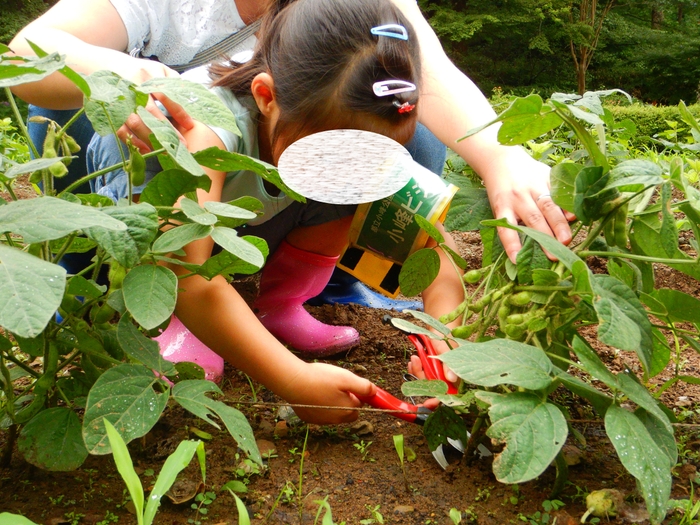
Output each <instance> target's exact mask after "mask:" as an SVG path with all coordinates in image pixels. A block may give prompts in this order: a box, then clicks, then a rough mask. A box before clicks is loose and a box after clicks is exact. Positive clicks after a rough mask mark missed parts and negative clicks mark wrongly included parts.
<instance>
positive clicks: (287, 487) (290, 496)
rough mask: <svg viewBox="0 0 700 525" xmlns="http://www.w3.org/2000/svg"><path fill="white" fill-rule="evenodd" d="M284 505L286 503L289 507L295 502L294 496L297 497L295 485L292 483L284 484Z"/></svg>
mask: <svg viewBox="0 0 700 525" xmlns="http://www.w3.org/2000/svg"><path fill="white" fill-rule="evenodd" d="M281 494H282V503H285V504H287V505H289V504H291V503H292V502H293V501H294V496H295V495H296V492H295V491H294V484H293V483H292V482H291V481H287V482H286V483H285V484H284V487H282V492H281Z"/></svg>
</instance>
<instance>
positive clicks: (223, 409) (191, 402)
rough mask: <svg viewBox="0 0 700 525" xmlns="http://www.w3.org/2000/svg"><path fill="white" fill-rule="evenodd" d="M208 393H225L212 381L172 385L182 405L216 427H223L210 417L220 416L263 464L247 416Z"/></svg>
mask: <svg viewBox="0 0 700 525" xmlns="http://www.w3.org/2000/svg"><path fill="white" fill-rule="evenodd" d="M208 393H216V394H220V395H223V392H221V390H220V389H219V387H217V386H216V385H215V384H214V383H212V382H211V381H181V382H179V383H178V384H176V385H175V387H174V388H173V398H174V399H175V400H176V401H177V402H178V403H180V405H182V407H183V408H185V409H186V410H189V411H190V412H192V413H193V414H194V415H196V416H198V417H200V418H202V419H203V420H205V421H206V422H207V423H210V424H211V425H214V426H215V427H216V428H221V427H219V425H218V424H217V423H216V422H215V421H214V420H212V419H211V417H212V416H214V415H216V416H218V418H219V419H220V420H221V421H222V422H223V423H224V425H226V428H227V429H228V431H229V433H230V434H231V436H233V438H234V439H235V440H236V443H238V446H239V447H240V448H241V449H242V450H243V452H245V453H246V455H247V456H248V457H249V458H251V459H252V460H253V461H255V462H256V463H258V464H262V459H261V458H260V451H259V450H258V447H257V445H256V444H255V436H254V435H253V429H252V428H250V424H249V423H248V421H247V420H246V418H245V416H244V415H243V414H242V413H241V412H239V411H238V410H236V409H235V408H233V407H230V406H228V405H226V404H224V403H222V402H221V401H216V400H213V399H211V398H209V397H207V394H208Z"/></svg>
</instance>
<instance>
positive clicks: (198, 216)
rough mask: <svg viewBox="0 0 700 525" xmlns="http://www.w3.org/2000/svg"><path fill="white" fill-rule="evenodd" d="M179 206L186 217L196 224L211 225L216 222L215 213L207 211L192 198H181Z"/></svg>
mask: <svg viewBox="0 0 700 525" xmlns="http://www.w3.org/2000/svg"><path fill="white" fill-rule="evenodd" d="M180 208H182V211H183V212H184V213H185V215H186V216H187V218H188V219H190V220H192V221H194V222H196V223H197V224H203V225H205V226H213V225H214V224H216V221H217V218H216V215H214V214H213V213H209V212H208V211H206V210H205V209H204V208H202V207H201V206H200V205H199V204H198V203H197V202H195V201H193V200H192V199H188V198H184V199H182V200H181V201H180Z"/></svg>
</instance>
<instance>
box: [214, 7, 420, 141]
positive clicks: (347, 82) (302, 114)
mask: <svg viewBox="0 0 700 525" xmlns="http://www.w3.org/2000/svg"><path fill="white" fill-rule="evenodd" d="M385 24H399V25H402V26H403V27H405V28H406V31H407V33H408V40H401V39H398V38H393V37H387V36H375V35H374V34H372V33H371V29H372V28H373V27H377V26H381V25H385ZM258 38H259V40H258V45H257V46H256V48H255V51H254V54H253V58H251V59H250V60H249V61H248V62H245V63H243V64H240V63H237V62H233V61H231V62H229V63H226V64H217V65H214V66H212V67H211V69H210V74H211V76H212V78H213V79H214V80H215V82H214V85H215V86H222V87H226V88H228V89H230V90H231V91H232V92H233V93H234V94H235V95H237V96H249V95H250V93H251V91H250V89H251V83H252V81H253V79H254V78H255V76H256V75H257V74H259V73H263V72H267V73H269V74H270V75H271V76H272V78H273V80H274V91H275V97H276V100H277V103H278V105H279V108H280V118H279V121H278V123H277V125H276V128H275V130H274V131H273V144H274V145H275V146H273V147H274V149H275V150H277V151H279V148H280V147H281V148H282V149H284V148H285V147H286V146H287V145H289V143H291V142H293V141H294V140H296V139H297V138H299V137H301V136H302V135H306V134H311V133H316V132H319V131H326V130H329V129H340V128H352V129H363V130H367V131H374V132H376V133H381V134H383V135H387V136H390V137H391V138H393V139H394V140H397V141H399V142H401V143H405V142H407V141H408V140H409V139H410V138H411V137H412V136H413V133H414V131H415V125H416V120H417V119H416V117H417V111H416V110H412V111H404V112H399V110H398V106H399V105H401V104H403V103H405V102H408V104H410V105H415V104H417V102H418V94H419V90H420V57H419V48H418V42H417V39H416V34H415V31H414V30H413V27H412V26H411V25H410V23H409V22H408V20H406V18H405V17H404V16H403V14H402V13H401V11H400V10H399V9H398V8H397V7H395V6H394V4H392V3H391V1H390V0H276V1H274V2H273V4H272V6H271V7H270V9H269V11H268V13H267V14H266V15H265V18H264V19H263V23H262V26H261V29H260V32H259V33H258ZM385 80H402V81H406V82H411V83H413V84H415V85H416V87H417V89H416V90H415V91H409V92H405V93H400V94H396V95H390V96H384V97H378V96H377V95H375V93H374V91H373V85H374V83H375V82H381V81H385ZM282 137H284V140H285V141H287V142H288V143H287V144H277V143H278V142H280V140H278V139H281V138H282Z"/></svg>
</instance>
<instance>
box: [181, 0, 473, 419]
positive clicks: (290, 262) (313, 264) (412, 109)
mask: <svg viewBox="0 0 700 525" xmlns="http://www.w3.org/2000/svg"><path fill="white" fill-rule="evenodd" d="M387 25H391V27H393V28H394V29H393V30H391V31H389V33H387V32H386V31H381V30H377V28H380V27H382V26H387ZM392 31H396V33H394V34H391V33H392ZM377 33H379V34H377ZM259 36H260V40H259V43H258V46H257V48H256V50H255V52H254V54H253V56H252V58H251V59H250V60H249V61H247V62H245V63H240V64H239V63H235V62H232V63H230V64H226V65H219V66H215V67H213V68H212V76H213V77H214V78H215V86H217V87H216V88H215V89H216V90H217V92H218V94H219V95H220V96H221V97H222V99H223V100H224V102H225V103H226V104H227V105H228V107H229V108H230V109H231V111H233V113H234V114H235V115H236V117H237V120H238V124H239V127H240V128H241V131H242V134H243V137H242V138H239V137H237V136H235V135H232V134H229V133H226V132H224V131H222V130H218V129H217V130H212V129H210V128H208V127H206V126H204V125H202V124H200V123H195V125H194V126H193V127H192V128H191V129H181V130H180V131H181V133H182V134H183V136H184V137H185V139H186V140H187V144H188V148H190V149H191V150H192V151H198V150H201V149H204V148H207V147H210V146H212V145H216V146H219V147H221V148H226V149H228V150H232V151H238V152H241V153H246V154H248V155H253V156H257V157H258V158H260V159H262V160H264V161H267V162H270V163H272V164H276V162H277V160H278V159H279V157H280V155H281V154H282V152H283V151H284V150H285V149H286V148H287V147H288V146H289V145H290V144H292V143H293V142H295V141H296V140H299V139H300V138H302V137H305V136H307V135H310V134H312V133H316V132H320V131H325V130H331V129H348V128H350V129H361V130H366V131H372V132H376V133H380V134H382V135H386V136H388V137H390V138H392V139H394V140H396V141H397V142H400V143H405V142H406V141H408V140H409V139H410V138H411V137H412V136H413V133H414V131H415V126H416V122H417V114H418V111H419V107H420V106H419V101H418V93H419V87H420V61H419V49H418V45H417V41H416V38H415V34H414V32H413V29H412V28H411V26H410V24H409V23H408V21H407V20H406V19H405V18H404V16H403V15H402V14H401V12H400V11H399V10H398V9H397V8H396V7H394V5H393V4H392V3H391V2H390V1H389V0H346V1H344V2H329V1H327V0H296V1H294V2H286V1H279V2H278V3H277V4H276V6H275V7H274V8H272V9H271V11H270V12H269V13H268V14H267V15H266V17H265V19H264V21H263V25H262V28H261V33H260V35H259ZM403 37H407V39H404V38H403ZM397 81H399V82H400V83H401V85H403V86H409V89H406V90H405V91H403V92H401V93H397V94H396V95H391V96H381V95H378V94H377V89H376V85H377V84H379V85H381V83H383V82H397ZM410 86H415V89H410ZM206 171H207V174H208V175H209V177H210V178H211V179H212V185H211V189H210V190H209V192H201V191H200V192H199V200H200V203H201V202H205V201H208V200H224V201H226V200H229V199H231V198H233V197H236V196H241V195H250V194H253V195H254V196H256V197H258V198H259V199H261V200H262V201H263V202H264V204H265V210H266V213H265V215H264V216H263V217H262V218H260V219H258V220H256V221H255V223H254V224H253V225H248V226H246V228H245V233H246V234H252V235H257V236H260V237H263V238H264V239H265V240H266V241H267V242H268V245H269V247H270V253H271V256H270V257H269V259H268V261H267V263H266V264H265V266H264V268H263V270H262V275H261V282H260V294H259V297H258V298H257V300H256V301H255V303H254V310H255V313H254V312H253V310H251V309H250V308H249V307H248V306H247V305H246V303H245V302H244V301H243V299H242V298H241V297H240V296H239V295H238V293H237V292H236V290H235V289H234V288H233V287H232V286H230V285H229V284H228V283H227V282H226V280H225V279H224V278H222V277H219V278H215V279H213V280H211V281H206V280H205V279H203V278H201V277H199V276H191V277H187V278H185V279H182V280H181V281H180V283H179V286H180V289H181V292H180V294H179V295H178V303H177V309H176V313H177V316H178V318H180V319H181V320H182V322H183V323H184V325H185V326H187V328H189V329H190V330H191V332H192V333H193V334H194V335H195V336H197V338H199V339H200V340H201V341H202V342H203V343H204V344H205V345H207V346H208V347H209V348H211V349H213V350H214V351H215V352H216V353H217V354H219V355H220V356H222V357H223V358H224V359H226V360H227V361H228V362H230V363H231V364H233V365H234V366H236V367H238V368H240V369H242V370H243V371H244V372H246V373H247V374H248V375H250V376H251V377H253V378H254V379H255V380H257V381H259V382H261V383H263V384H264V385H266V386H267V387H268V388H269V389H270V390H272V391H273V392H275V393H276V394H277V395H279V396H280V397H282V398H284V399H286V400H287V401H289V402H292V403H299V404H306V405H326V406H344V407H357V406H359V405H360V402H359V400H358V399H357V397H356V395H371V394H372V393H373V389H374V387H373V386H372V384H371V383H370V382H369V381H367V380H364V379H361V378H359V377H357V376H355V375H353V374H351V373H350V372H347V371H346V370H343V369H341V368H338V367H334V366H330V365H326V364H322V363H306V362H304V361H302V360H300V359H299V358H298V357H296V356H295V355H294V354H292V353H291V352H289V351H288V350H287V349H286V348H285V347H284V346H283V345H282V344H281V343H280V341H283V342H285V343H287V344H289V345H290V346H292V347H293V348H295V349H297V350H300V351H302V353H304V354H306V355H310V356H322V355H329V354H330V353H335V352H337V351H340V350H343V349H347V348H349V347H351V346H353V345H355V344H357V342H358V341H359V334H358V333H357V331H356V330H354V329H353V328H351V327H337V326H328V325H324V324H322V323H320V322H319V321H317V320H316V319H314V318H313V317H312V316H311V315H310V314H309V313H308V312H306V310H305V309H304V308H303V306H302V305H303V303H304V301H305V300H306V299H308V298H309V297H313V296H314V295H316V294H318V293H319V292H320V291H321V290H322V289H323V288H324V286H325V285H326V283H327V282H328V279H329V278H330V276H331V273H332V271H333V268H334V267H335V263H336V261H337V259H338V255H339V254H340V253H341V251H342V250H343V249H344V247H345V245H346V244H347V242H348V230H349V226H350V222H351V220H352V215H353V213H354V211H355V206H333V205H327V204H322V203H318V202H313V201H308V202H307V203H305V204H300V203H297V202H292V201H289V200H288V199H286V197H285V196H284V195H277V196H275V195H271V194H270V193H268V192H267V190H266V188H265V187H264V186H263V185H262V182H261V179H259V178H258V177H256V176H253V175H252V174H246V173H228V174H227V173H222V172H217V171H213V170H206ZM349 176H351V174H349ZM251 190H253V191H251ZM446 237H447V238H448V239H449V236H446ZM448 242H449V243H450V244H451V245H452V247H453V249H456V247H455V246H454V243H453V242H452V241H451V239H450V240H448ZM212 248H213V241H212V240H211V238H206V239H202V240H200V241H196V242H193V243H191V244H190V245H188V246H187V247H186V248H185V252H186V256H185V258H186V260H187V261H188V262H192V263H196V264H202V263H204V262H205V261H206V260H207V258H208V257H210V255H211V251H212ZM440 256H441V258H443V259H444V261H443V262H444V264H442V266H441V268H443V270H444V271H441V273H440V275H439V276H438V278H437V279H436V281H435V282H434V283H433V284H432V285H431V287H429V288H428V289H427V290H426V291H425V293H424V295H423V300H424V304H425V310H426V311H427V312H428V313H430V314H432V315H435V316H439V315H440V314H442V313H444V312H447V311H450V310H451V309H453V308H454V307H456V306H457V304H459V302H460V301H461V297H460V291H461V287H460V286H459V276H458V275H457V274H456V273H455V272H454V270H453V269H452V267H451V265H450V264H449V263H447V259H446V256H445V255H444V254H442V253H441V252H440ZM172 270H173V271H175V272H176V273H180V274H182V273H183V269H182V268H181V267H180V266H176V265H173V266H172ZM256 314H257V315H256ZM278 339H279V340H278ZM296 410H297V413H298V414H299V416H300V417H302V418H303V419H305V420H307V421H311V422H341V421H348V420H352V419H354V418H355V417H356V413H354V412H352V411H340V410H335V411H334V410H319V409H308V408H303V409H301V408H299V409H296Z"/></svg>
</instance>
